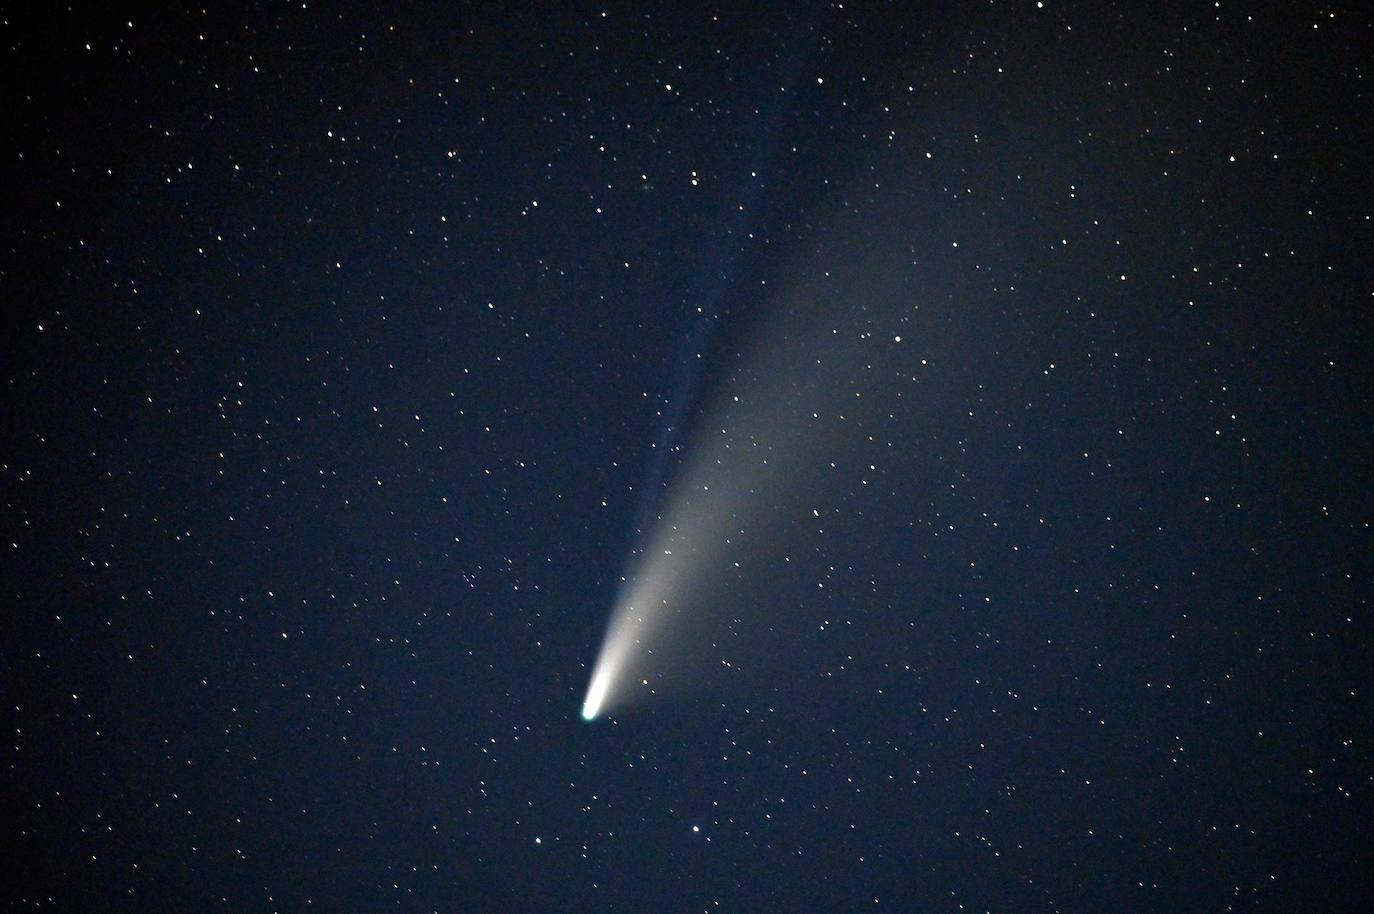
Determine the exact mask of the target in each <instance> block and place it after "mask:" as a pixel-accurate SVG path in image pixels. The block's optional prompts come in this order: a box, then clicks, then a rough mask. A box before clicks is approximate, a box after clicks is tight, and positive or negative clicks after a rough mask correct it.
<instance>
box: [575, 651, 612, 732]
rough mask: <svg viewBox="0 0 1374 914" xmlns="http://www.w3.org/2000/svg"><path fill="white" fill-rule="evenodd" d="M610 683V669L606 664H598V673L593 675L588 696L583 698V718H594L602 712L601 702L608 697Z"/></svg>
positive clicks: (588, 687)
mask: <svg viewBox="0 0 1374 914" xmlns="http://www.w3.org/2000/svg"><path fill="white" fill-rule="evenodd" d="M610 684H611V675H610V671H609V670H608V669H607V668H606V666H605V665H604V664H598V665H597V670H596V673H595V674H594V675H593V676H592V682H591V685H589V686H587V697H586V698H584V699H583V700H582V719H583V720H593V719H595V717H596V715H597V714H598V713H600V711H601V704H602V702H603V701H605V699H606V690H607V689H608V688H609V687H610Z"/></svg>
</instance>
